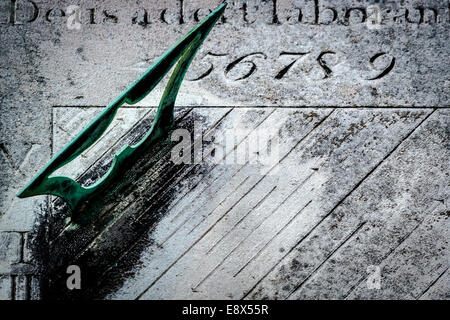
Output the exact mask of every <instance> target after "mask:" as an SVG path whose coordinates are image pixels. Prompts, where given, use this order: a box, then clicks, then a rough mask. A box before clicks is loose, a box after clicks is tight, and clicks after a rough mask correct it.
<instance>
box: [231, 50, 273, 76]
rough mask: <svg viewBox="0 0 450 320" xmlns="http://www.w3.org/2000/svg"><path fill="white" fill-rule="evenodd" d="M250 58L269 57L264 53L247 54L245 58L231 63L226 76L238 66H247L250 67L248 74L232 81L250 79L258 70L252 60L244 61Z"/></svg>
mask: <svg viewBox="0 0 450 320" xmlns="http://www.w3.org/2000/svg"><path fill="white" fill-rule="evenodd" d="M250 56H257V57H262V58H264V59H267V56H266V55H265V54H264V53H262V52H254V53H249V54H247V55H245V56H243V57H240V58H238V59H236V60H234V61H233V62H231V63H230V64H229V65H228V66H227V67H226V68H225V76H228V73H229V72H230V71H231V70H233V69H234V68H235V67H236V66H237V65H238V64H247V65H248V66H250V70H249V71H248V72H247V73H245V74H244V75H241V76H239V77H238V78H236V79H232V80H235V81H238V80H243V79H246V78H248V77H250V76H251V75H252V74H253V73H254V72H255V71H256V69H257V67H256V64H255V63H254V62H253V61H252V60H244V59H246V58H248V57H250Z"/></svg>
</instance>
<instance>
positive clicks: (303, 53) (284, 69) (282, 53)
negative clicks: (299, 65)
mask: <svg viewBox="0 0 450 320" xmlns="http://www.w3.org/2000/svg"><path fill="white" fill-rule="evenodd" d="M308 53H309V52H286V51H283V52H281V53H280V57H281V56H288V55H289V56H298V58H297V59H295V60H294V61H292V62H291V63H289V64H288V65H287V66H285V67H283V69H281V70H280V71H279V72H278V73H277V75H276V76H275V79H277V80H280V79H282V78H283V77H284V75H285V74H286V73H287V72H288V71H289V69H290V68H291V67H292V66H293V65H294V64H295V63H296V62H297V61H298V60H299V59H300V58H301V57H303V56H305V55H307V54H308Z"/></svg>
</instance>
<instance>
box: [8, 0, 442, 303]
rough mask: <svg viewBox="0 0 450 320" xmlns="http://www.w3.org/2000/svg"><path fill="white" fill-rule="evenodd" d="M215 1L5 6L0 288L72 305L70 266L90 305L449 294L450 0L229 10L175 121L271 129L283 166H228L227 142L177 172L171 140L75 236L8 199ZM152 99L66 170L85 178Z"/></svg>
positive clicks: (122, 115) (34, 201)
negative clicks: (84, 276) (218, 156)
mask: <svg viewBox="0 0 450 320" xmlns="http://www.w3.org/2000/svg"><path fill="white" fill-rule="evenodd" d="M220 2H221V1H218V0H217V1H216V0H214V1H213V0H176V1H169V0H158V1H149V0H146V1H127V2H123V1H116V0H106V1H102V2H98V1H91V0H88V1H77V2H76V3H73V2H72V1H70V0H67V1H53V0H40V1H34V2H31V1H29V0H17V1H6V0H4V1H1V2H0V56H1V58H2V59H0V108H1V112H0V237H1V242H0V244H1V245H0V257H1V259H0V297H1V298H2V299H38V298H41V297H44V298H45V295H46V294H47V296H51V295H52V294H56V295H58V294H59V293H61V295H60V297H66V294H67V292H66V291H65V290H66V288H65V287H64V283H63V282H64V281H63V280H64V277H65V276H66V274H65V270H64V269H65V267H66V264H67V263H69V262H73V261H77V262H78V263H80V264H81V265H82V266H83V267H86V268H88V269H89V272H91V271H92V275H93V276H95V281H91V282H89V281H87V282H86V283H89V286H90V287H89V288H86V294H87V295H88V296H91V297H100V298H103V297H108V298H125V297H126V298H137V297H139V298H175V297H176V298H226V299H236V298H243V297H245V298H251V297H253V298H265V297H269V298H279V299H282V298H291V299H309V298H318V297H320V298H348V299H357V298H377V299H378V298H406V299H409V298H414V299H448V298H449V297H448V292H449V291H450V290H449V281H448V266H449V265H448V261H449V260H450V259H449V253H448V250H449V249H448V248H449V247H448V242H447V240H446V239H448V230H449V226H448V190H449V188H448V187H449V186H448V175H449V162H448V159H449V145H448V140H449V139H448V138H449V132H448V123H449V119H448V108H449V105H450V103H449V92H450V90H449V85H450V82H449V71H448V61H449V58H450V57H449V54H450V50H449V44H450V41H449V32H448V30H449V25H450V5H449V3H448V1H439V0H432V1H422V0H407V1H402V2H397V1H383V0H380V1H370V0H367V1H357V0H346V1H331V0H292V1H291V0H272V1H260V0H251V1H250V0H247V1H243V0H235V1H229V6H228V8H227V9H226V12H225V15H224V18H223V19H221V21H220V22H219V24H218V25H217V26H216V27H215V28H214V29H213V30H212V32H211V34H210V36H209V37H208V38H207V40H206V42H205V44H204V46H203V47H202V48H201V50H200V51H199V53H198V55H197V57H196V59H195V61H194V63H193V65H192V67H191V68H190V70H189V72H188V74H187V78H188V80H187V81H185V82H183V85H182V87H181V90H180V94H179V97H178V100H177V105H178V106H183V107H179V108H177V116H178V118H179V120H180V122H179V125H180V127H183V128H187V129H189V130H190V131H191V130H193V129H194V123H195V121H198V122H200V124H201V128H202V130H203V133H205V132H207V131H209V130H211V133H214V134H218V135H220V134H224V133H226V132H237V133H239V134H241V135H243V136H245V135H247V134H250V133H249V131H251V130H254V131H258V130H261V131H266V132H274V130H275V131H276V130H278V129H280V130H281V131H280V132H281V135H280V138H281V142H282V143H280V144H279V150H278V151H279V154H278V155H279V158H278V159H277V160H280V165H278V166H277V169H274V170H270V161H269V167H267V164H266V165H261V164H258V163H251V164H247V163H245V161H244V162H243V163H241V162H239V160H240V159H239V157H242V154H241V153H239V152H236V153H235V152H234V151H233V147H235V146H236V148H237V149H239V148H242V147H243V146H244V144H243V143H241V142H240V141H239V140H240V139H237V140H235V141H234V142H233V143H231V144H226V145H225V146H224V148H226V149H225V153H227V152H231V154H230V155H227V156H225V157H224V160H223V162H224V163H225V164H220V165H217V166H216V165H215V163H212V162H211V161H209V162H207V161H203V160H202V161H200V163H194V164H183V165H173V163H171V162H170V161H168V159H169V158H170V154H169V150H170V148H169V147H167V146H166V147H165V148H166V149H164V148H162V149H161V150H159V151H158V152H156V153H155V154H154V155H152V154H149V155H148V158H143V159H142V160H141V162H140V163H139V165H141V164H142V166H141V168H140V169H139V170H135V169H136V168H135V169H133V170H131V171H130V172H129V175H127V177H129V178H130V179H131V181H126V182H124V184H123V185H122V186H120V189H117V190H115V191H114V192H111V194H108V195H107V196H108V197H105V199H106V200H105V201H106V202H108V201H110V203H109V205H105V204H104V203H103V204H100V203H98V204H97V205H98V207H97V209H98V210H99V211H98V212H101V213H103V214H104V215H102V216H101V217H98V218H97V219H96V220H95V223H92V224H88V225H85V226H83V227H82V228H81V229H80V230H79V232H74V231H73V230H71V229H70V228H67V225H66V223H67V221H66V218H68V216H69V212H68V211H67V208H65V207H64V206H63V205H62V202H61V201H60V200H56V199H54V198H53V197H49V198H47V197H44V196H40V197H36V198H29V199H18V198H16V197H15V194H16V193H17V191H18V190H19V189H20V188H22V187H23V186H24V185H25V184H26V183H27V182H28V181H29V180H30V179H31V178H32V177H33V176H34V175H35V174H36V173H37V172H38V171H39V170H40V169H41V168H42V167H43V166H44V165H45V163H46V162H47V161H48V160H49V159H50V158H51V156H52V154H55V153H56V152H58V151H59V150H60V149H61V148H62V147H63V145H64V144H65V143H67V142H68V141H69V140H70V139H71V138H72V137H73V136H74V135H76V134H77V133H78V131H79V130H81V128H82V127H83V126H84V125H85V124H86V123H87V122H89V121H90V120H91V119H92V117H93V116H94V115H95V114H96V113H98V112H100V110H101V107H102V106H105V105H107V104H108V103H109V102H110V101H111V100H112V99H113V98H115V97H116V96H117V95H118V94H119V93H120V92H121V91H122V90H123V89H125V88H126V87H127V86H128V85H129V84H130V83H131V82H132V81H134V80H135V79H136V77H137V76H139V75H140V73H141V72H143V71H144V70H145V69H146V68H147V67H148V66H149V65H150V64H151V63H152V62H153V61H155V60H156V59H157V58H158V57H159V56H160V55H161V54H162V53H163V52H164V51H165V50H166V49H167V48H168V47H169V46H170V45H172V44H173V43H175V41H176V40H178V39H179V38H180V37H181V36H182V35H183V34H184V33H185V32H187V31H188V30H189V29H190V28H191V27H192V26H194V25H195V24H196V23H197V22H198V20H199V19H201V18H202V17H204V16H206V15H207V14H208V12H209V10H210V9H211V8H214V7H215V6H216V5H217V4H218V3H220ZM73 5H75V7H71V8H69V6H73ZM14 8H15V9H14ZM78 10H79V11H78ZM77 12H79V13H80V21H79V23H78V21H77V19H76V15H77ZM378 14H379V15H378ZM163 88H164V84H161V85H160V86H158V88H157V90H155V92H153V93H152V94H150V95H149V97H147V98H146V99H144V100H143V101H141V102H140V103H139V105H138V106H128V107H125V108H122V109H121V110H120V111H119V114H118V115H117V117H116V119H115V121H114V123H113V125H112V126H111V127H110V129H111V131H108V133H107V134H106V135H105V136H104V137H103V138H102V139H101V140H100V141H99V142H98V143H97V144H96V145H95V146H94V147H93V148H91V149H90V150H88V151H87V152H85V153H84V154H83V155H82V156H81V157H80V158H79V159H77V160H76V161H74V162H73V163H71V164H69V165H68V166H66V167H64V168H62V169H61V170H60V171H59V173H62V174H67V175H69V176H72V177H76V178H77V179H79V180H80V181H82V182H83V183H85V184H86V185H89V184H92V183H94V182H95V181H96V180H97V179H98V178H99V177H100V176H101V175H102V174H104V173H105V172H106V170H107V168H108V165H109V163H110V161H111V159H112V157H113V155H114V154H115V153H116V152H117V151H118V150H119V149H120V147H121V146H123V145H124V144H126V143H131V142H133V141H134V142H135V141H137V140H138V139H139V137H142V135H143V134H145V130H146V128H148V126H149V125H150V124H151V120H152V119H153V115H154V108H152V107H155V106H156V105H158V103H159V98H160V96H161V94H162V90H163ZM191 108H193V109H192V110H191ZM436 109H437V110H436ZM194 135H195V134H194ZM243 136H240V137H241V138H243ZM403 139H405V140H404V141H403ZM297 144H298V146H297ZM249 145H250V146H252V141H250V142H249ZM213 147H215V148H216V150H218V149H217V148H220V147H222V146H221V145H220V143H218V142H217V141H215V142H208V143H206V144H205V145H204V148H205V149H208V148H209V149H208V150H209V151H211V150H212V148H213ZM284 155H286V157H285V158H283V156H284ZM249 157H250V154H249ZM253 157H257V155H256V154H253ZM244 159H245V156H244ZM147 160H148V161H147ZM194 160H195V159H194ZM247 160H248V159H247ZM272 160H273V159H272ZM266 173H267V175H266V176H265V174H266ZM133 174H134V175H133ZM287 176H289V179H288V178H287ZM119 191H123V194H121V193H120V192H119ZM97 209H96V210H97ZM49 257H50V259H49ZM43 270H47V271H48V270H52V271H55V274H54V275H53V276H54V280H55V281H54V282H53V283H52V282H51V281H50V284H51V286H50V287H51V289H52V290H56V291H54V292H51V293H45V292H44V293H41V290H40V288H41V287H45V286H46V285H47V284H48V281H47V280H48V279H46V276H47V275H46V274H45V272H43ZM47 273H48V272H47ZM378 273H379V274H378ZM378 275H379V276H380V277H381V280H380V279H378V280H380V281H379V283H378V282H377V281H378V280H377V277H378ZM58 281H62V282H61V283H62V284H63V286H59V285H58ZM43 284H44V285H43ZM378 284H380V289H377V288H376V287H377V286H378ZM374 288H375V289H374ZM58 290H60V292H59V291H58ZM41 294H42V295H41ZM69 296H70V295H69ZM69 296H68V297H69ZM75 296H76V295H75Z"/></svg>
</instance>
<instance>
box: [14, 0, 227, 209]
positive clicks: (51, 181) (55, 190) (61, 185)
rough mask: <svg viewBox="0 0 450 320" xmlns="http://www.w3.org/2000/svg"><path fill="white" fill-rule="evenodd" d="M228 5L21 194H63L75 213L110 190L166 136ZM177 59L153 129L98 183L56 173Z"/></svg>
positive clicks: (183, 41)
mask: <svg viewBox="0 0 450 320" xmlns="http://www.w3.org/2000/svg"><path fill="white" fill-rule="evenodd" d="M225 7H226V3H223V4H221V5H220V6H219V7H218V8H217V9H215V10H214V11H213V12H212V13H211V14H210V15H209V16H208V17H206V18H205V19H204V20H203V21H201V22H200V23H199V24H198V25H197V26H196V27H194V28H193V29H192V30H191V31H189V32H188V33H187V34H186V35H185V36H184V37H183V38H182V39H181V40H180V41H178V43H176V44H175V45H174V46H173V47H172V48H170V49H169V50H167V51H166V52H165V53H164V54H163V55H162V56H161V57H160V58H159V59H158V60H157V61H156V62H155V63H154V64H153V65H152V66H150V67H149V68H148V69H147V70H146V71H145V72H144V73H143V74H142V75H141V76H140V77H139V78H138V79H137V80H136V81H135V82H134V83H133V84H132V85H131V86H129V87H128V88H127V89H126V90H125V91H123V92H122V93H121V94H120V95H119V96H118V97H117V98H116V99H115V100H114V101H113V102H111V103H110V104H109V105H108V106H107V107H106V108H105V109H104V110H103V111H102V112H101V113H100V114H99V115H98V116H97V117H96V118H95V119H94V120H93V121H92V122H91V123H90V124H89V125H88V126H86V127H85V128H84V129H83V130H82V131H81V132H80V133H79V134H78V135H77V136H76V137H75V138H74V139H73V140H72V141H71V142H70V143H69V144H67V145H66V146H65V147H64V149H63V150H61V151H60V152H59V153H58V154H57V155H56V156H55V157H54V158H53V159H52V160H50V162H49V163H48V164H47V165H46V166H45V167H44V168H43V169H42V170H41V171H40V172H39V173H38V174H37V175H36V176H35V177H34V178H33V180H32V181H31V182H30V183H29V184H28V185H27V186H26V187H25V188H23V189H22V190H21V191H20V192H19V193H18V194H17V196H18V197H19V198H26V197H31V196H36V195H44V194H50V195H56V196H59V197H61V198H63V199H64V200H65V201H66V202H67V203H68V205H69V206H70V208H71V209H72V211H75V210H77V208H79V206H80V205H81V204H82V203H83V202H84V201H87V200H88V199H90V198H92V197H93V196H94V195H95V194H96V193H97V192H99V191H101V190H103V189H105V188H106V187H107V186H108V185H110V184H111V183H113V181H114V180H117V179H120V178H121V172H122V170H123V168H124V167H125V165H126V163H130V162H133V161H134V160H136V159H137V158H138V157H139V156H141V155H142V154H143V152H145V151H146V150H148V149H149V148H150V147H151V146H152V145H154V144H155V143H156V142H157V141H158V140H160V139H161V138H163V137H165V136H167V134H168V132H169V130H170V128H171V127H172V126H173V123H174V105H175V100H176V97H177V94H178V90H179V88H180V86H181V83H182V81H183V78H184V75H185V74H186V71H187V69H188V67H189V65H190V63H191V62H192V60H193V58H194V56H195V54H196V53H197V50H198V49H199V47H200V46H201V44H202V43H203V41H204V40H205V38H206V37H207V35H208V33H209V32H210V30H211V29H212V27H213V26H214V25H215V23H216V22H217V20H218V19H219V18H220V16H221V15H222V14H223V12H224V10H225ZM177 61H178V64H177V65H176V67H175V69H174V71H173V73H172V75H171V77H170V79H169V82H168V84H167V86H166V88H165V91H164V93H163V96H162V98H161V102H160V104H159V106H158V110H157V113H156V116H155V119H154V121H153V124H152V126H151V128H150V130H149V131H148V133H147V134H146V135H145V137H143V138H142V139H141V141H139V142H138V143H137V144H135V145H133V146H129V145H126V146H124V147H123V148H122V149H121V150H120V151H119V152H118V153H117V154H116V155H115V157H114V160H113V162H112V164H111V167H110V169H109V170H108V172H107V173H106V174H105V175H104V176H103V177H102V178H101V179H99V180H98V181H97V182H96V183H95V184H94V185H92V186H89V187H83V186H82V185H80V184H79V183H78V182H76V181H75V180H73V179H71V178H68V177H62V176H56V177H51V174H52V173H53V172H55V171H56V170H57V169H59V168H61V167H62V166H64V165H66V164H67V163H69V162H70V161H72V160H73V159H75V158H76V157H78V156H79V155H80V154H81V153H82V152H83V151H84V150H86V149H87V148H89V147H90V146H91V145H92V144H93V143H94V142H95V141H96V140H98V139H99V138H100V137H101V135H102V134H103V133H104V132H105V130H106V129H107V128H108V126H109V125H110V124H111V122H112V120H113V119H114V116H115V115H116V113H117V110H118V109H119V108H120V107H121V106H122V105H123V104H124V103H127V104H136V103H137V102H139V101H141V100H142V99H143V98H144V97H145V96H146V95H148V94H149V93H150V92H151V91H152V90H153V89H154V87H155V86H156V85H157V84H158V83H159V82H160V81H161V79H162V78H163V77H164V76H165V75H166V74H167V73H168V72H169V71H170V69H171V68H172V67H173V66H174V65H175V63H176V62H177Z"/></svg>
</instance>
